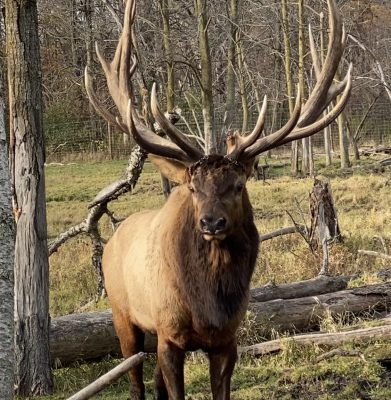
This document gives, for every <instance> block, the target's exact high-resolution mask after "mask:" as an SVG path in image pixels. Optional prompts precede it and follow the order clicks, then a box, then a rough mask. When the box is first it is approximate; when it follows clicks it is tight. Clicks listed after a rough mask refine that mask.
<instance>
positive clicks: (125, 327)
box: [113, 307, 145, 400]
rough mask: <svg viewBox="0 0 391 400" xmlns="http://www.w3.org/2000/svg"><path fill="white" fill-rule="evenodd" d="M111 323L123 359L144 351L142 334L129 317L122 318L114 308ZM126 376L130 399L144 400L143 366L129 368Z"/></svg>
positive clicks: (121, 314)
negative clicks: (129, 385) (128, 380)
mask: <svg viewBox="0 0 391 400" xmlns="http://www.w3.org/2000/svg"><path fill="white" fill-rule="evenodd" d="M113 321H114V327H115V330H116V332H117V336H118V338H119V341H120V345H121V351H122V355H123V356H124V358H129V357H131V356H133V355H134V354H137V353H138V352H140V351H144V332H143V331H142V330H141V329H140V328H139V327H138V326H136V325H135V324H133V323H132V322H131V321H130V318H129V317H126V316H124V314H123V313H121V312H116V311H115V309H114V307H113ZM128 375H129V378H130V381H131V388H130V398H131V399H132V400H133V399H134V400H144V399H145V386H144V381H143V364H142V363H141V364H139V365H137V366H135V367H133V368H131V369H130V370H129V372H128Z"/></svg>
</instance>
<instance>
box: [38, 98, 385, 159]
mask: <svg viewBox="0 0 391 400" xmlns="http://www.w3.org/2000/svg"><path fill="white" fill-rule="evenodd" d="M366 113H367V109H365V108H363V107H362V105H361V104H354V103H353V104H352V103H350V104H349V107H348V108H347V109H346V111H345V116H346V120H347V124H345V126H346V129H348V130H349V135H350V136H355V135H356V136H357V140H358V146H359V147H360V148H362V147H376V146H385V147H391V104H390V103H389V102H386V101H383V102H378V103H376V104H375V105H374V106H373V108H372V109H371V110H370V111H369V113H368V115H367V116H366V118H365V121H364V122H363V123H362V120H363V118H364V116H365V114H366ZM182 116H183V118H182V119H181V120H180V121H179V122H178V123H177V124H176V126H177V127H178V128H179V129H181V130H183V131H184V132H185V133H189V134H194V133H196V134H199V133H201V131H202V123H201V122H202V116H201V115H198V116H196V119H197V121H196V119H195V118H194V115H193V114H192V113H191V112H186V113H183V114H182ZM257 116H258V115H257V113H256V112H255V111H253V112H251V113H250V115H249V122H248V127H249V128H248V129H249V130H250V129H251V128H250V127H252V126H254V125H255V122H256V119H257ZM287 117H288V116H287V111H286V110H285V111H284V110H282V111H279V112H278V113H275V114H272V113H269V114H268V115H267V116H266V133H269V132H270V131H271V130H277V129H278V128H280V127H281V126H282V125H283V124H284V122H285V121H286V119H287ZM223 123H224V114H223V113H222V112H221V113H216V114H215V131H216V133H217V134H218V135H219V134H220V133H221V132H222V129H223ZM361 123H362V126H361V129H360V130H359V132H357V129H358V127H359V126H360V124H361ZM241 126H242V117H241V113H240V112H238V114H237V115H236V116H234V118H233V123H232V125H231V128H232V130H235V129H239V130H240V129H241ZM44 131H45V138H46V159H47V162H48V163H51V162H69V161H77V160H102V159H122V158H126V157H127V156H128V155H129V154H130V151H131V148H132V146H133V145H134V143H133V142H132V140H130V139H129V138H128V137H127V136H126V135H123V134H122V133H119V132H117V131H115V130H114V129H113V128H112V127H109V126H108V124H107V123H106V122H105V121H103V120H101V119H88V120H84V121H80V122H72V123H62V124H55V123H50V124H45V126H44ZM312 143H313V146H314V153H315V154H320V153H322V152H323V151H324V150H323V148H324V135H323V134H322V133H318V134H316V135H314V136H313V139H312ZM331 143H332V151H333V152H334V153H338V152H339V138H338V127H337V124H336V123H333V124H332V125H331ZM289 152H290V146H289V145H287V146H283V147H282V148H281V149H280V150H279V151H278V153H279V154H280V155H284V154H285V155H288V154H289Z"/></svg>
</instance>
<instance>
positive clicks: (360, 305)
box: [51, 281, 391, 366]
mask: <svg viewBox="0 0 391 400" xmlns="http://www.w3.org/2000/svg"><path fill="white" fill-rule="evenodd" d="M308 282H309V284H310V285H311V284H312V282H313V281H312V282H311V281H308ZM291 292H292V291H291ZM277 293H278V292H277ZM390 305H391V283H384V284H378V285H369V286H364V287H361V288H355V289H350V290H341V291H338V292H333V293H326V294H321V295H318V296H315V295H313V294H312V295H310V296H309V297H303V298H297V299H288V300H283V299H275V300H270V301H265V302H256V303H250V305H249V310H250V311H251V312H252V313H253V315H254V317H255V321H256V323H258V324H259V327H260V328H262V331H263V334H264V335H265V337H268V336H270V335H271V333H272V332H273V331H276V330H277V331H279V332H286V331H291V332H297V331H305V330H309V329H315V328H317V327H318V326H319V321H320V320H321V318H323V317H325V316H326V315H331V316H332V317H336V316H338V315H343V313H347V312H349V314H350V313H352V314H359V313H363V312H369V311H383V310H385V309H387V308H388V307H389V306H390ZM155 349H156V337H155V336H152V335H148V334H147V335H146V340H145V351H146V352H153V351H155ZM51 350H52V353H51V355H52V361H53V363H54V364H55V365H57V366H66V365H69V364H71V363H73V362H75V361H81V360H85V361H88V360H98V359H101V358H102V357H105V356H106V355H107V354H110V355H113V356H116V355H119V354H120V347H119V343H118V339H117V338H116V336H115V332H114V328H113V323H112V319H111V310H107V311H103V312H90V313H83V314H70V315H66V316H64V317H58V318H54V319H53V320H52V330H51Z"/></svg>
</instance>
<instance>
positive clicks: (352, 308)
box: [249, 282, 391, 335]
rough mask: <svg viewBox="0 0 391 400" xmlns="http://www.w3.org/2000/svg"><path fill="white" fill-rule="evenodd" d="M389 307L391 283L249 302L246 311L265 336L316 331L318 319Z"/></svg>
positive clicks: (390, 304) (390, 303) (382, 309)
mask: <svg viewBox="0 0 391 400" xmlns="http://www.w3.org/2000/svg"><path fill="white" fill-rule="evenodd" d="M390 306H391V283H390V282H387V283H382V284H376V285H368V286H363V287H359V288H354V289H348V290H341V291H338V292H334V293H326V294H321V295H318V296H309V297H302V298H297V299H287V300H283V299H277V300H271V301H268V302H264V303H251V304H250V305H249V310H250V311H251V312H252V313H253V314H254V316H255V320H256V322H258V323H259V324H260V326H262V329H263V330H264V333H265V335H267V334H268V332H270V331H271V330H272V329H274V330H277V331H279V332H285V331H289V332H292V331H293V332H294V331H299V332H302V331H305V330H310V329H316V328H317V327H318V325H319V322H320V320H321V319H322V318H324V317H325V316H327V315H330V316H332V317H334V316H338V315H343V314H345V313H349V314H361V313H364V312H374V311H379V312H380V311H384V310H386V309H388V308H389V307H390Z"/></svg>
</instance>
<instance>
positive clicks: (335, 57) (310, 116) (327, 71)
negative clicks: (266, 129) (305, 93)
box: [241, 0, 352, 158]
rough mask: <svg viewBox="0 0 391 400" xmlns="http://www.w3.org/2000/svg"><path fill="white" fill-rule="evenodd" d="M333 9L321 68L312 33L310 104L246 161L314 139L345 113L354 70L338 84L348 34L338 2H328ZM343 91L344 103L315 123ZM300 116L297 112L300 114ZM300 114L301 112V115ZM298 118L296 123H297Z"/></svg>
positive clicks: (247, 153)
mask: <svg viewBox="0 0 391 400" xmlns="http://www.w3.org/2000/svg"><path fill="white" fill-rule="evenodd" d="M327 2H328V8H329V26H330V35H329V44H328V50H327V56H326V59H325V62H324V64H323V67H322V69H321V68H320V62H319V57H318V55H317V53H316V50H315V44H314V38H313V35H312V31H311V27H310V32H309V37H310V47H311V55H312V59H313V64H314V70H315V75H316V78H317V82H316V84H315V87H314V89H313V91H312V93H311V94H310V95H309V98H308V100H307V101H306V103H305V104H304V105H303V109H302V113H301V115H300V116H299V117H298V116H297V114H295V115H292V117H291V120H290V121H288V124H287V125H288V126H289V129H286V127H284V128H282V132H281V130H280V131H278V132H275V133H273V134H271V135H269V136H266V137H265V138H261V139H258V140H257V141H256V142H255V143H254V144H253V145H252V146H249V147H248V148H246V149H245V150H244V152H243V154H242V156H241V157H242V158H251V157H255V156H256V155H257V154H260V153H261V152H263V151H267V150H270V149H272V148H274V147H277V146H280V145H282V144H285V143H289V142H291V141H292V140H296V139H300V138H304V137H308V136H311V135H313V134H314V133H316V132H318V131H319V130H321V129H323V128H324V127H325V126H327V125H329V124H330V123H331V122H332V121H334V120H335V119H336V118H337V117H338V115H339V114H340V113H341V112H342V111H343V109H344V107H345V105H346V103H347V101H348V98H349V95H350V91H351V86H352V76H351V74H352V66H351V65H350V67H349V70H348V72H347V75H346V77H345V78H344V80H343V81H342V82H338V83H334V82H333V80H334V76H335V74H336V72H337V69H338V65H339V62H340V60H341V58H342V54H343V51H344V46H345V43H346V33H345V30H344V27H343V24H342V17H341V15H340V13H339V10H338V8H337V5H336V3H335V0H328V1H327ZM342 91H343V95H342V96H341V99H340V100H339V101H338V103H337V104H336V106H335V107H334V108H333V109H332V110H331V111H330V112H329V113H328V114H326V115H325V116H324V117H322V118H321V119H320V120H319V121H317V122H315V121H316V120H317V119H318V118H319V116H320V115H322V113H323V111H324V110H325V109H326V108H327V107H328V106H329V104H330V103H331V102H332V101H333V100H334V99H335V98H336V97H337V96H338V95H339V94H341V92H342ZM296 112H297V110H296ZM299 112H300V111H299ZM295 118H298V119H296V121H295ZM291 121H295V124H296V123H297V125H296V127H295V126H292V124H291Z"/></svg>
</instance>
